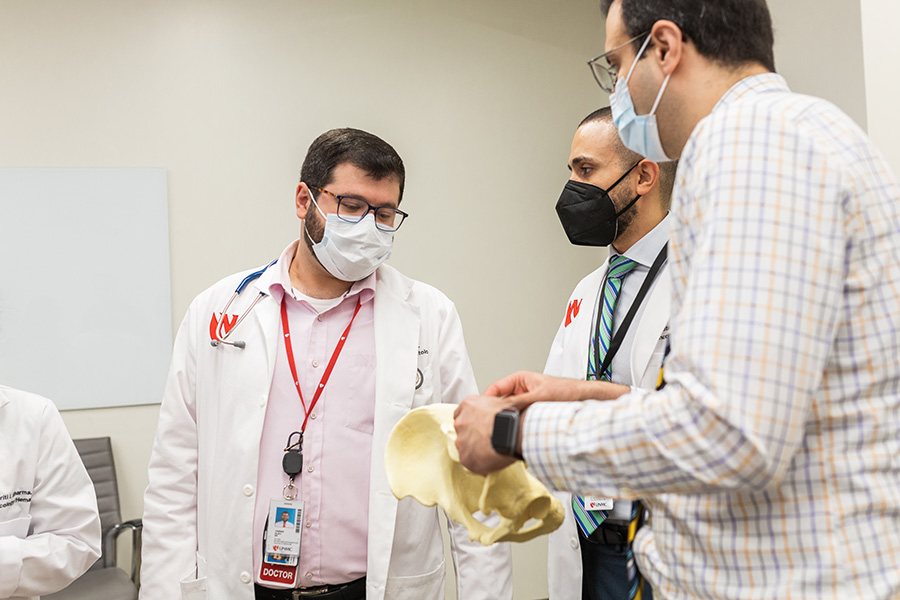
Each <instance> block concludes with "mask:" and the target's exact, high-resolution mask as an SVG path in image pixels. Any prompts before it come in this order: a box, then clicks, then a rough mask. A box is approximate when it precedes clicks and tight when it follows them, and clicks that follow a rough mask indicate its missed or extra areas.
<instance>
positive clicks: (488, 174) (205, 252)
mask: <svg viewBox="0 0 900 600" xmlns="http://www.w3.org/2000/svg"><path fill="white" fill-rule="evenodd" d="M597 4H598V3H597V2H596V1H595V0H565V1H563V2H554V3H547V2H543V1H541V0H525V1H514V0H494V1H492V2H481V1H479V0H454V1H453V2H448V1H443V0H441V1H438V0H424V1H423V0H393V1H390V2H366V1H362V0H348V1H347V2H340V3H337V2H318V1H313V0H273V1H267V2H264V3H260V2H249V1H244V0H229V1H219V0H215V1H213V0H207V1H196V0H195V1H181V0H160V1H156V2H121V1H116V0H80V1H79V2H66V1H62V0H52V1H51V0H34V1H31V2H14V1H3V0H0V56H2V57H3V59H2V60H0V81H2V82H3V94H2V97H3V100H2V104H3V110H2V111H0V138H2V139H3V144H0V164H2V165H4V166H63V167H70V166H71V167H76V166H81V167H83V166H104V167H106V166H151V167H165V168H166V169H167V173H168V181H169V189H168V192H169V215H170V220H169V225H170V231H171V247H170V250H171V257H172V303H173V327H176V326H177V324H178V323H179V322H180V320H181V316H182V315H183V313H184V310H185V309H186V307H187V305H188V303H189V302H190V300H191V298H192V297H193V296H194V295H195V294H197V293H198V292H199V291H200V290H202V289H204V288H205V287H207V286H208V285H210V284H211V283H212V282H214V281H216V280H217V279H219V278H220V277H222V276H224V275H226V274H228V273H230V272H234V271H237V270H239V269H244V268H248V267H251V266H254V265H257V264H261V263H264V262H267V261H269V260H271V259H272V258H274V257H275V256H277V255H278V254H279V253H280V251H281V250H282V248H283V247H284V246H285V245H287V243H288V242H289V241H290V240H291V239H293V238H294V237H295V236H296V235H297V231H298V227H297V221H296V218H295V217H294V215H293V208H292V207H293V190H294V187H295V186H296V183H297V174H298V171H299V167H300V163H301V161H302V159H303V156H304V154H305V151H306V148H307V147H308V145H309V143H310V142H311V141H312V140H313V138H314V137H315V136H316V135H318V134H319V133H321V132H323V131H325V130H326V129H329V128H332V127H340V126H354V127H360V128H363V129H367V130H369V131H372V132H374V133H376V134H378V135H380V136H382V137H383V138H385V139H386V140H387V141H389V142H390V143H392V144H393V145H394V146H395V147H396V148H397V150H398V151H399V153H400V154H401V156H403V158H404V159H405V161H406V166H407V170H408V181H407V192H406V196H405V199H404V202H403V208H404V209H405V210H407V211H408V212H409V213H411V214H412V217H411V218H410V219H409V221H408V222H407V223H406V224H404V226H403V229H402V230H401V231H400V233H399V234H398V236H397V240H396V246H395V251H394V256H393V258H392V259H391V263H392V264H393V265H394V266H396V267H398V268H400V269H401V270H402V271H404V272H406V273H407V274H408V275H411V276H413V277H416V278H419V279H422V280H424V281H426V282H429V283H432V284H434V285H436V286H438V287H439V288H441V289H442V290H443V291H444V292H446V293H447V294H448V295H449V296H450V297H451V298H452V299H454V300H455V302H456V303H457V306H458V308H459V312H460V314H461V316H462V318H463V323H464V325H465V327H466V333H467V341H468V344H469V347H470V351H471V356H472V360H473V363H474V365H475V369H476V373H477V376H478V379H479V383H480V385H481V386H482V387H484V386H486V385H487V384H488V383H490V382H491V381H493V380H495V379H496V378H498V377H500V376H503V375H505V374H507V373H508V372H510V371H513V370H515V369H519V368H530V369H540V368H541V367H542V366H543V361H544V357H545V354H546V352H547V349H548V346H549V344H550V341H551V339H552V336H553V333H554V331H555V328H556V326H557V323H558V320H559V319H560V318H561V317H562V314H563V310H564V303H565V300H566V298H567V296H568V292H569V290H570V289H571V287H572V286H573V285H574V284H575V283H576V282H577V280H578V279H579V278H580V276H581V275H582V274H583V273H585V272H587V271H588V270H590V269H592V268H593V267H594V265H595V263H597V262H598V261H599V260H601V259H602V252H601V253H598V252H596V251H586V250H583V249H575V248H572V247H570V246H569V245H568V244H567V242H566V240H565V237H564V235H563V233H562V230H561V227H560V225H559V223H558V221H557V220H556V216H555V212H554V211H553V206H554V204H555V202H556V198H557V197H558V195H559V191H560V189H561V188H562V185H563V183H564V181H565V180H566V178H567V177H568V172H567V170H566V168H565V163H566V159H567V156H568V149H569V144H570V140H571V134H572V132H573V130H574V128H575V126H576V125H577V123H578V122H579V121H580V119H581V118H582V117H583V116H584V115H586V114H587V113H588V112H590V111H591V110H593V109H594V108H597V107H598V106H600V105H601V102H604V101H605V99H604V98H602V96H601V94H600V90H599V89H598V88H597V87H596V85H595V84H594V82H593V79H592V78H591V76H590V73H589V70H588V67H587V66H586V64H585V62H586V61H587V59H589V58H591V57H593V56H595V55H596V54H598V53H599V52H600V51H601V49H602V46H603V40H602V36H601V35H600V34H599V32H600V31H601V25H602V22H601V18H600V15H599V8H598V5H597ZM0 201H2V200H0ZM4 218H15V208H14V207H4ZM3 251H10V249H3ZM135 251H136V252H139V251H140V249H139V248H136V249H135ZM61 268H78V266H77V265H67V264H65V263H64V262H63V263H62V264H61ZM11 283H14V282H11ZM48 284H49V285H52V277H51V276H50V274H48ZM89 284H90V282H86V285H89ZM86 291H87V290H65V292H66V293H86ZM0 343H2V332H0ZM122 350H123V351H125V352H127V348H123V349H122ZM37 359H39V357H36V360H37ZM159 393H160V394H161V390H160V391H159ZM157 414H158V407H157V406H144V407H134V408H119V409H101V410H91V411H72V412H67V413H66V414H65V415H64V418H65V420H66V423H67V425H68V427H69V428H70V432H71V433H72V435H73V436H75V437H87V436H94V435H111V436H112V437H113V445H114V450H115V452H116V458H117V460H118V464H119V469H118V470H119V476H120V488H121V491H122V497H123V512H124V516H125V517H126V518H132V517H137V516H140V515H141V512H142V508H141V494H142V492H143V488H144V486H145V485H146V467H147V462H148V459H149V452H150V445H151V442H152V437H153V433H154V429H155V424H156V418H157ZM541 551H542V550H541V544H540V543H539V542H538V543H537V544H536V546H534V549H533V550H531V549H529V548H517V558H516V560H517V580H516V596H517V598H523V599H528V598H537V597H542V596H546V583H544V581H543V580H544V576H543V574H544V568H543V564H544V563H543V561H544V559H543V557H542V555H541V554H540V553H541Z"/></svg>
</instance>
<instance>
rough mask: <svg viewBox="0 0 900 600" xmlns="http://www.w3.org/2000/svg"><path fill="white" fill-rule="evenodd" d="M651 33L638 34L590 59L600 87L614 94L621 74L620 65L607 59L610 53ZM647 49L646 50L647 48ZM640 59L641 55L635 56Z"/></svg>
mask: <svg viewBox="0 0 900 600" xmlns="http://www.w3.org/2000/svg"><path fill="white" fill-rule="evenodd" d="M649 33H650V32H649V31H645V32H644V33H642V34H640V35H636V36H634V37H633V38H631V39H630V40H628V41H627V42H625V43H623V44H619V45H618V46H616V47H615V48H613V49H612V50H610V51H608V52H604V53H603V54H601V55H600V56H598V57H597V58H592V59H591V60H589V61H588V66H589V67H590V68H591V73H593V74H594V79H595V80H597V85H599V86H600V89H602V90H603V91H604V92H606V93H607V94H612V93H613V90H615V89H616V79H617V78H618V76H619V69H618V67H612V66H611V65H610V64H609V60H608V59H607V57H608V56H609V55H610V54H612V53H613V52H617V51H619V50H621V49H622V48H624V47H625V46H627V45H628V44H631V43H633V42H636V41H638V40H639V39H641V38H642V37H644V36H645V35H647V34H649ZM645 51H646V49H645ZM641 54H643V52H642V53H641ZM638 59H640V56H636V57H634V60H635V61H637V60H638Z"/></svg>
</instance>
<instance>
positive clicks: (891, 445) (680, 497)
mask: <svg viewBox="0 0 900 600" xmlns="http://www.w3.org/2000/svg"><path fill="white" fill-rule="evenodd" d="M604 10H605V11H606V12H607V13H608V16H607V23H606V27H607V36H606V48H607V53H606V54H605V55H602V56H601V57H598V58H597V59H594V61H591V62H592V65H591V66H592V68H593V70H594V74H595V77H596V78H597V81H598V83H599V84H600V85H601V86H602V87H606V88H608V89H609V90H610V91H612V92H613V94H612V97H611V98H610V102H611V104H612V106H613V113H614V116H615V117H616V124H617V126H618V127H619V132H620V135H621V136H622V138H623V141H624V142H625V143H626V145H627V146H628V147H629V148H631V149H632V150H634V151H636V152H639V153H641V154H643V155H645V156H647V157H648V158H651V159H653V160H660V157H661V156H664V157H668V158H680V165H679V169H678V174H677V177H676V184H675V190H674V193H673V201H672V226H671V240H670V258H669V260H670V267H669V269H670V273H671V276H672V283H673V302H672V321H671V324H670V342H671V348H670V353H669V355H668V358H667V360H666V362H665V381H666V385H665V387H664V388H663V389H661V390H659V391H656V392H646V391H641V390H628V389H627V388H622V387H620V386H615V385H614V384H610V383H604V382H574V381H567V380H559V379H551V378H547V377H544V376H541V375H537V374H533V373H517V374H515V375H512V376H510V377H508V378H505V379H503V380H501V381H499V382H497V383H495V384H494V385H492V386H490V387H489V388H488V389H487V390H486V392H485V394H486V395H485V396H482V397H473V398H470V399H468V400H466V402H465V403H464V404H463V405H462V406H461V407H460V409H458V411H457V421H456V426H457V431H458V434H459V441H458V446H459V448H460V456H461V459H462V462H463V464H465V465H467V466H469V467H470V468H471V469H472V470H474V471H477V472H482V473H483V472H488V471H492V470H495V469H497V468H500V467H502V466H504V465H506V464H508V463H509V462H510V461H511V460H512V459H511V458H510V457H507V456H502V455H499V454H497V453H495V452H494V451H493V450H492V449H491V446H490V441H489V438H490V435H491V428H492V425H493V419H494V415H495V414H496V413H497V412H498V411H499V410H500V409H501V408H504V407H507V406H509V405H511V404H516V405H518V406H520V407H521V408H524V407H525V406H528V405H530V404H532V403H534V402H541V403H540V404H535V405H532V406H530V408H528V409H527V411H524V412H523V414H522V417H521V421H520V422H521V428H520V432H519V436H520V437H519V440H520V442H519V445H520V447H519V448H518V450H519V451H520V452H522V454H524V457H525V459H526V460H527V462H528V466H529V468H530V470H531V471H532V472H533V473H534V474H535V475H536V476H538V477H539V478H540V479H541V480H543V481H544V482H546V483H547V484H548V485H550V486H552V487H554V488H557V489H565V490H570V491H573V492H580V493H591V494H597V495H601V496H611V497H616V498H644V499H645V501H646V503H647V504H648V505H649V507H650V509H651V511H652V515H653V517H652V522H651V524H650V525H649V526H645V527H644V528H642V529H641V530H640V531H639V532H638V534H637V537H636V539H635V542H634V549H635V556H636V559H637V562H638V565H639V567H640V571H641V573H643V574H644V575H645V576H646V577H647V579H648V580H649V581H650V583H651V584H652V585H653V588H654V594H655V595H656V596H657V597H659V598H741V599H744V598H746V599H750V598H759V599H764V598H765V599H769V598H809V599H813V598H815V599H819V598H835V599H837V598H841V599H843V598H879V599H882V598H883V599H887V598H897V597H900V368H898V358H897V357H898V356H900V188H898V185H897V181H896V179H895V177H894V176H893V174H892V173H891V172H890V169H889V167H888V165H887V163H886V162H885V160H884V158H883V157H882V155H881V154H880V152H879V151H878V150H877V148H875V147H874V146H873V144H872V142H871V141H870V140H869V139H868V137H867V136H866V134H865V133H864V132H863V131H862V130H861V129H860V128H859V127H858V126H857V125H856V124H855V123H854V122H853V121H852V120H851V119H850V118H849V117H847V116H846V115H845V114H844V113H842V112H841V111H840V110H839V109H837V108H836V107H835V106H833V105H831V104H829V103H828V102H825V101H823V100H820V99H817V98H811V97H808V96H802V95H800V94H795V93H793V92H791V91H790V89H789V88H788V86H787V84H786V82H785V80H784V79H783V78H782V77H780V76H779V75H777V74H775V73H774V69H775V66H774V60H773V53H772V43H773V35H772V25H771V18H770V16H769V12H768V8H767V7H766V4H765V2H764V0H611V1H610V0H605V1H604ZM507 395H512V396H507ZM504 396H506V397H505V398H504ZM612 398H618V400H616V401H614V402H597V401H586V400H607V399H612ZM549 401H554V402H552V403H551V402H549ZM560 401H562V402H560Z"/></svg>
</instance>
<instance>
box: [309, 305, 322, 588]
mask: <svg viewBox="0 0 900 600" xmlns="http://www.w3.org/2000/svg"><path fill="white" fill-rule="evenodd" d="M316 321H318V322H319V323H321V322H322V315H319V316H318V317H316ZM307 575H309V574H308V573H307ZM309 576H310V577H312V575H309Z"/></svg>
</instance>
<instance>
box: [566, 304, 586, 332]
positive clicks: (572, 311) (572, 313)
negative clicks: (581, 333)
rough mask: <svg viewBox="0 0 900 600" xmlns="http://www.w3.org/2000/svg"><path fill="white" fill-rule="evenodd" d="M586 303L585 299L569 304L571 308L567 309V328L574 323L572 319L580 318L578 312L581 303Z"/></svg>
mask: <svg viewBox="0 0 900 600" xmlns="http://www.w3.org/2000/svg"><path fill="white" fill-rule="evenodd" d="M582 301H584V298H582V299H580V300H572V301H571V302H569V307H568V308H567V309H566V325H565V326H566V327H568V326H569V324H570V323H571V322H572V319H574V318H575V317H577V316H578V311H579V310H580V309H581V303H582Z"/></svg>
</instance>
